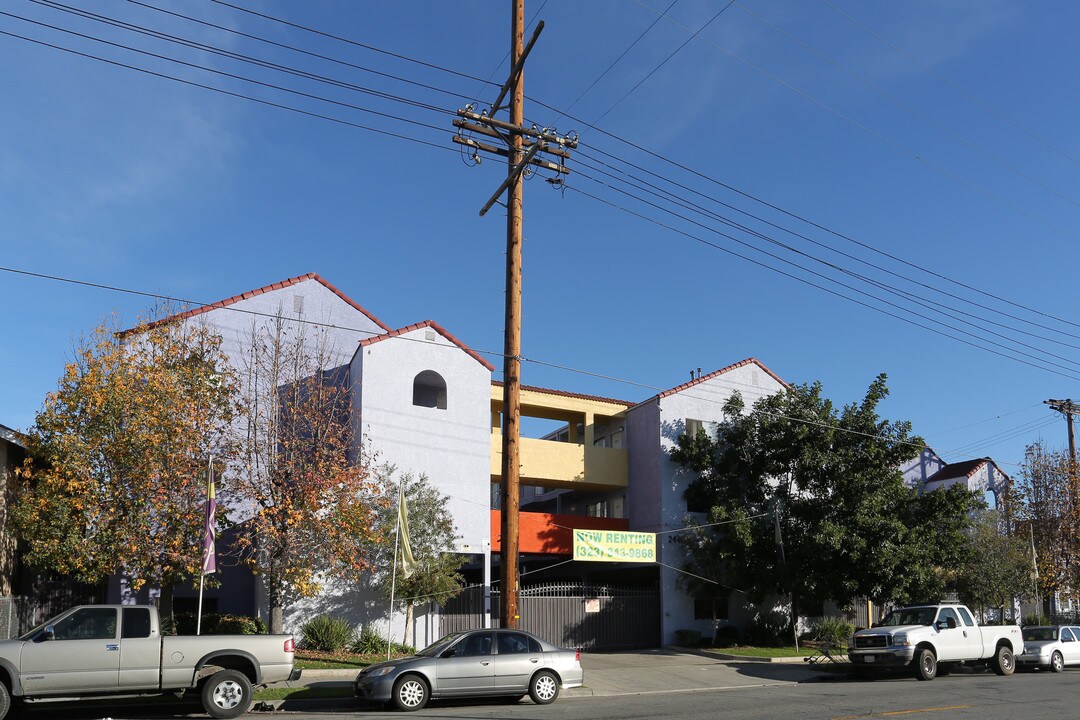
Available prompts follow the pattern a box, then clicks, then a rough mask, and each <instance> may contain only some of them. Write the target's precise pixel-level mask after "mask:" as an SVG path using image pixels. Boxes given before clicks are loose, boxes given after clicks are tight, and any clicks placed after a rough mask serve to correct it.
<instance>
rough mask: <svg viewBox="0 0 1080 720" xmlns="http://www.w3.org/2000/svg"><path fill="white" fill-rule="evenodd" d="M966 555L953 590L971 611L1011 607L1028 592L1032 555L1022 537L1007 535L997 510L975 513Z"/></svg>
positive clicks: (1005, 525)
mask: <svg viewBox="0 0 1080 720" xmlns="http://www.w3.org/2000/svg"><path fill="white" fill-rule="evenodd" d="M972 520H973V522H972V528H971V531H970V533H969V535H968V552H967V553H966V557H965V558H964V560H963V561H962V562H961V563H960V564H959V565H958V567H957V572H956V591H957V593H958V594H959V595H960V598H961V599H962V600H963V601H964V602H966V603H967V604H968V606H969V607H971V608H972V609H973V610H976V611H977V612H979V613H981V612H982V611H983V608H1000V607H1007V606H1011V605H1012V602H1013V600H1014V599H1015V598H1017V597H1021V596H1024V595H1029V594H1030V593H1031V589H1032V587H1031V552H1030V549H1029V545H1028V543H1027V542H1026V541H1025V539H1023V538H1019V537H1015V536H1013V535H1010V534H1009V531H1010V528H1009V527H1007V524H1006V522H1005V518H1004V515H1003V513H1002V512H1001V511H1000V510H991V509H988V508H983V509H980V510H977V511H975V513H974V514H973V517H972Z"/></svg>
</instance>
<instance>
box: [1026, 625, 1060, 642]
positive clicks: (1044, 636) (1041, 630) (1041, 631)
mask: <svg viewBox="0 0 1080 720" xmlns="http://www.w3.org/2000/svg"><path fill="white" fill-rule="evenodd" d="M1024 639H1025V640H1031V641H1038V640H1057V639H1058V629H1057V628H1056V627H1027V628H1024Z"/></svg>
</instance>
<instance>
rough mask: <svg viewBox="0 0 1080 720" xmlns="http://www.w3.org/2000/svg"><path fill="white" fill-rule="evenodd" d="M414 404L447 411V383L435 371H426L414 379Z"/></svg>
mask: <svg viewBox="0 0 1080 720" xmlns="http://www.w3.org/2000/svg"><path fill="white" fill-rule="evenodd" d="M412 404H413V405H419V406H420V407H429V408H438V409H439V410H445V409H446V381H445V380H443V379H442V375H440V374H439V373H437V372H435V371H434V370H425V371H424V372H422V373H420V374H419V375H417V376H416V377H415V378H414V379H413V385H412Z"/></svg>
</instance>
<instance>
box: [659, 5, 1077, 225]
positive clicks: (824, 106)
mask: <svg viewBox="0 0 1080 720" xmlns="http://www.w3.org/2000/svg"><path fill="white" fill-rule="evenodd" d="M645 7H648V6H647V5H646V6H645ZM650 9H651V8H650ZM653 12H656V11H655V10H653ZM668 22H671V23H674V24H675V25H677V26H678V27H680V28H682V29H683V30H685V31H687V32H690V28H688V27H687V26H685V25H683V24H682V23H680V22H678V21H677V20H673V19H672V18H670V17H669V18H668ZM705 42H708V43H709V44H710V45H712V46H713V47H715V48H716V49H718V50H719V51H720V52H722V53H724V54H726V55H728V56H729V57H732V58H734V59H735V60H738V61H739V62H741V63H743V64H744V65H746V66H747V67H749V68H751V69H753V70H755V71H756V72H758V73H760V74H762V75H764V76H765V77H767V78H769V79H770V80H772V81H774V82H776V83H778V84H780V85H782V86H783V87H785V88H787V89H788V90H791V91H792V92H794V93H796V94H798V95H799V96H801V97H803V98H805V99H806V100H809V101H810V102H812V103H813V104H815V105H817V106H818V107H820V108H821V109H823V110H825V111H827V112H829V113H830V114H832V115H835V116H836V117H838V118H840V119H841V120H844V121H845V122H847V123H850V124H851V125H853V126H855V127H857V128H859V129H860V130H862V131H863V132H865V133H867V134H869V135H871V136H873V137H875V138H877V139H878V140H880V141H882V142H883V143H885V144H887V145H891V146H892V147H894V148H896V149H898V150H900V151H902V152H904V153H905V154H907V155H910V156H911V157H912V158H914V159H915V160H918V161H919V162H921V163H924V164H925V165H927V166H929V167H931V168H933V169H934V170H937V171H938V172H939V173H941V174H942V175H944V176H946V177H948V178H951V179H952V180H954V181H956V182H958V183H960V184H962V185H966V186H967V187H969V188H970V189H972V190H974V191H976V192H978V193H980V194H982V195H985V196H986V197H988V198H990V199H991V200H993V201H995V202H997V203H999V204H1001V205H1003V206H1005V207H1008V208H1011V209H1012V210H1014V211H1016V212H1018V213H1020V214H1021V215H1024V216H1025V217H1027V218H1029V219H1031V220H1034V221H1035V222H1037V223H1039V224H1041V225H1045V226H1046V227H1048V228H1050V229H1051V230H1054V231H1055V232H1058V233H1060V234H1062V235H1064V236H1066V237H1069V238H1072V239H1074V240H1080V234H1077V233H1073V232H1071V231H1069V230H1067V229H1066V228H1063V227H1061V226H1059V225H1055V224H1054V223H1052V222H1050V221H1049V220H1046V219H1044V218H1042V217H1039V216H1038V215H1035V214H1034V213H1031V212H1029V211H1027V210H1025V209H1024V208H1022V207H1020V206H1019V205H1017V204H1015V203H1013V202H1011V201H1009V200H1007V199H1006V198H1003V197H1001V196H999V195H996V194H994V193H993V192H991V191H989V190H987V189H986V188H984V187H982V186H980V185H978V184H977V183H974V182H972V181H971V180H968V179H966V178H964V177H961V176H960V175H957V174H956V173H954V172H952V171H951V170H949V169H948V168H946V167H944V166H943V165H941V164H940V163H936V162H934V161H932V160H930V159H928V158H927V157H925V156H924V155H921V154H919V153H918V152H916V151H915V150H914V149H912V148H910V147H908V146H906V145H904V144H903V143H901V142H900V141H898V140H895V139H893V138H892V137H890V136H888V135H885V134H884V133H882V132H880V131H878V130H874V129H873V128H871V127H870V126H868V125H866V124H865V123H862V122H859V121H858V120H856V119H855V118H853V117H851V116H850V115H847V114H845V113H844V112H842V111H840V110H838V109H836V108H834V107H833V106H832V105H829V104H828V103H826V102H825V101H824V100H821V99H819V98H817V97H814V96H813V95H811V94H810V93H808V92H806V91H805V90H801V89H799V88H798V87H796V86H794V85H792V84H791V83H789V82H788V81H786V80H784V79H782V78H781V77H779V76H777V75H775V74H773V73H771V72H769V71H768V70H766V69H765V68H763V67H761V66H760V65H757V64H755V63H753V62H751V61H750V60H747V59H746V58H744V57H743V56H741V55H739V54H738V53H736V52H734V51H733V50H729V49H728V48H725V47H723V46H722V45H720V44H718V43H716V42H713V41H712V40H709V39H708V38H705Z"/></svg>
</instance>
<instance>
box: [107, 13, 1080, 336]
mask: <svg viewBox="0 0 1080 720" xmlns="http://www.w3.org/2000/svg"><path fill="white" fill-rule="evenodd" d="M128 1H129V2H131V3H133V4H136V5H142V6H144V7H151V8H152V7H153V6H150V5H148V4H146V3H144V2H139V1H138V0H128ZM213 1H214V2H217V4H220V5H225V6H228V7H233V8H235V9H238V10H241V11H243V12H246V13H249V14H252V15H257V16H259V17H261V18H264V19H267V20H271V21H273V22H277V23H281V24H284V25H287V26H290V27H295V28H299V29H302V30H304V31H306V32H310V33H314V34H316V35H321V36H324V37H328V38H332V39H335V40H338V41H341V42H345V43H349V44H352V45H357V46H359V47H362V48H364V49H367V50H371V51H374V52H379V53H382V54H384V55H388V56H391V57H394V58H397V59H401V60H405V61H409V62H414V63H417V64H419V65H422V66H424V67H429V68H433V69H438V70H441V71H443V72H447V73H450V74H453V75H455V76H459V77H465V78H468V79H471V80H479V78H475V77H474V76H471V75H468V74H466V73H461V72H458V71H455V70H452V69H449V68H446V67H443V66H439V65H435V64H432V63H428V62H425V61H421V60H416V59H414V58H410V57H407V56H404V55H401V54H398V53H393V52H390V51H386V50H383V49H380V48H376V47H374V46H372V45H368V44H365V43H358V42H356V41H354V40H351V39H349V38H343V37H340V36H337V35H333V34H330V33H326V32H323V31H321V30H317V29H315V28H311V27H308V26H304V25H299V24H297V23H292V22H290V21H287V20H283V19H281V18H277V17H274V16H271V15H268V14H265V13H258V12H255V11H251V10H248V9H246V8H243V7H241V6H237V5H233V4H230V3H228V2H220V1H219V0H213ZM823 2H826V0H823ZM545 4H546V2H545ZM645 7H648V6H645ZM154 9H158V10H159V11H161V12H168V13H169V14H174V15H176V13H171V12H169V11H165V10H161V9H160V8H154ZM542 9H543V5H542V6H541V8H540V9H539V10H538V11H537V13H535V14H534V15H533V20H535V18H536V15H538V14H539V12H540V10H542ZM649 9H650V10H652V9H651V8H649ZM725 9H726V7H725ZM668 10H670V6H669V8H668ZM653 12H656V11H655V10H653ZM666 13H667V10H665V11H664V13H661V14H660V15H658V17H657V21H656V22H659V20H660V19H662V17H663V16H664V15H665V14H666ZM180 17H184V18H185V19H190V20H192V21H194V22H200V23H203V24H208V25H210V26H212V27H215V28H217V29H220V30H223V31H226V32H231V33H235V34H238V35H241V36H244V37H249V38H252V39H256V40H259V41H262V42H268V43H271V44H274V45H276V46H279V47H283V48H287V49H291V50H294V51H296V52H307V51H305V50H302V49H299V48H296V47H295V46H292V45H287V44H283V43H277V42H274V41H272V40H268V39H266V38H262V37H259V36H256V35H251V34H248V33H242V32H240V31H236V30H233V29H232V28H228V27H225V26H221V25H215V24H212V23H206V22H205V21H201V20H197V19H194V18H190V17H189V16H183V15H180ZM530 22H532V21H530ZM710 22H711V21H710ZM684 29H685V30H687V31H689V28H685V27H684ZM316 56H317V57H320V58H323V59H328V60H331V61H333V62H342V61H339V60H336V59H334V58H332V57H330V56H324V55H318V54H316ZM344 64H346V65H351V64H350V63H344ZM359 69H363V70H365V71H369V72H378V71H373V70H371V69H370V68H363V67H362V66H361V67H360V68H359ZM390 77H393V78H394V79H397V80H401V81H402V82H411V81H409V80H408V79H405V78H400V77H398V76H390ZM481 82H487V84H489V85H495V83H491V82H490V81H481ZM422 86H423V85H422ZM424 87H428V88H430V86H424ZM454 95H455V96H456V97H459V98H463V97H464V96H462V95H459V94H454ZM529 99H530V100H532V101H534V102H537V103H538V104H540V105H542V106H543V107H546V108H547V109H549V110H552V111H555V112H560V111H559V110H557V109H556V108H554V107H552V106H550V105H547V104H545V103H543V102H541V101H539V100H536V99H535V98H529ZM561 115H566V116H567V117H570V118H571V119H573V120H575V121H577V122H585V121H584V120H582V119H581V118H577V117H574V116H572V115H570V114H569V113H568V112H563V113H561ZM585 124H586V125H588V126H589V127H591V128H592V129H594V130H597V131H598V132H600V133H602V134H603V135H605V136H608V137H610V138H612V139H614V140H616V141H618V142H621V143H624V144H628V145H630V146H631V147H634V148H635V149H637V150H640V151H643V152H646V153H648V154H649V155H650V156H652V157H654V158H656V159H659V160H663V161H664V162H667V163H669V164H672V165H674V166H675V167H677V168H679V169H682V170H684V171H687V172H690V173H692V174H695V175H696V176H698V177H700V178H701V179H705V180H707V181H709V182H713V183H715V184H718V185H720V186H721V187H723V188H725V189H727V190H730V191H732V192H735V193H737V194H739V195H741V196H743V197H746V198H747V199H749V200H752V201H754V202H757V203H759V204H762V205H764V206H765V207H768V208H770V209H772V210H775V211H777V212H781V213H783V214H785V215H786V216H788V217H791V218H792V219H796V220H799V221H800V222H803V223H806V224H808V225H810V226H812V227H815V228H817V229H819V230H822V231H824V232H827V233H829V234H831V235H833V236H835V237H837V238H839V239H843V240H845V241H848V242H851V243H853V244H855V245H857V246H860V247H862V248H864V249H867V250H870V251H872V252H874V253H876V254H879V255H881V256H883V257H886V258H888V259H891V260H893V261H895V262H899V263H901V264H904V265H906V266H908V267H911V268H913V269H916V270H920V271H922V272H925V273H927V274H929V275H930V276H932V277H935V278H937V279H940V280H945V281H947V282H949V283H950V284H953V285H956V286H958V287H962V288H964V289H966V290H970V291H973V292H976V293H978V294H980V295H982V296H984V297H988V298H991V299H994V300H997V301H999V302H1003V303H1006V304H1009V305H1011V306H1013V307H1017V308H1019V309H1023V310H1025V311H1027V312H1031V313H1034V314H1037V315H1039V316H1042V317H1046V318H1048V319H1053V320H1056V321H1058V322H1062V323H1066V324H1068V325H1072V326H1074V327H1078V328H1080V323H1076V322H1073V321H1070V320H1066V319H1064V318H1059V317H1056V316H1053V315H1051V314H1048V313H1045V312H1043V311H1040V310H1037V309H1035V308H1031V307H1028V306H1025V305H1022V304H1019V303H1016V302H1014V301H1011V300H1008V299H1006V298H1003V297H1000V296H997V295H994V294H992V293H989V292H987V291H984V290H982V289H980V288H976V287H973V286H971V285H967V284H965V283H963V282H960V281H958V280H956V279H955V278H952V277H949V276H946V275H943V274H941V273H937V272H935V271H933V270H931V269H929V268H926V267H923V266H920V265H917V264H915V263H912V262H909V261H907V260H904V259H902V258H900V257H897V256H895V255H891V254H889V253H887V252H884V251H882V250H880V249H878V248H875V247H873V246H871V245H869V244H867V243H865V242H862V241H859V240H857V239H855V238H853V237H850V236H847V235H844V234H843V233H840V232H837V231H835V230H831V229H829V228H827V227H824V226H822V225H820V224H817V223H815V222H813V221H811V220H809V219H807V218H805V217H803V216H800V215H798V214H796V213H792V212H790V211H787V210H784V209H783V208H781V207H779V206H777V205H775V204H772V203H769V202H767V201H765V200H763V199H761V198H759V197H756V196H754V195H752V194H749V193H746V192H744V191H741V190H739V189H738V188H735V187H733V186H730V185H727V184H725V183H722V182H720V181H718V180H716V179H715V178H711V177H709V176H706V175H703V174H701V173H698V172H696V171H693V170H691V169H690V168H689V167H687V166H685V165H682V164H680V163H677V162H675V161H672V160H670V159H668V158H666V157H663V156H660V155H658V154H656V153H653V152H650V151H648V150H646V149H645V148H643V147H641V146H639V145H636V144H634V143H632V142H630V141H629V140H626V139H624V138H621V137H619V136H618V135H615V134H613V133H609V132H607V131H604V130H602V129H600V128H598V127H595V125H594V124H591V123H585ZM594 149H596V150H597V152H600V153H602V154H604V155H606V156H608V157H611V158H612V159H614V160H618V161H620V162H625V163H626V164H628V165H629V166H631V167H634V168H637V169H639V170H642V171H645V172H649V171H646V170H645V169H644V168H641V167H640V166H638V165H634V164H633V163H630V162H628V161H625V160H621V159H620V158H617V157H616V156H613V155H611V154H610V153H606V152H604V151H603V150H600V149H598V148H594ZM664 179H665V180H667V181H668V182H672V183H673V184H675V185H676V186H677V187H680V188H681V189H684V190H688V191H690V192H693V193H695V194H697V195H699V196H701V197H706V198H709V199H711V200H713V201H714V202H720V201H719V200H717V199H716V198H711V197H709V196H707V195H703V194H702V193H700V192H699V191H697V190H694V189H692V188H689V187H687V186H686V185H683V184H680V183H676V182H675V181H673V180H670V179H669V178H664ZM721 204H723V205H725V206H726V207H729V208H731V209H733V210H735V211H737V212H740V213H743V214H748V213H745V211H742V210H740V209H738V208H735V207H734V206H731V205H727V204H725V203H721ZM748 215H749V216H750V217H754V218H755V219H758V220H760V221H762V222H766V223H769V221H767V220H764V219H763V218H760V217H757V216H754V215H752V214H748ZM769 224H770V225H772V226H773V227H776V228H778V229H783V230H784V231H785V232H789V233H792V234H795V235H796V236H797V237H800V238H803V239H806V240H809V241H810V242H815V241H813V240H811V239H810V238H808V237H806V236H804V235H801V234H798V233H794V231H791V230H789V229H786V228H781V227H780V226H778V225H775V224H773V223H769ZM830 249H832V250H833V251H834V252H838V253H840V254H843V255H845V256H847V257H850V258H852V259H856V260H857V261H858V262H861V263H863V264H868V265H870V266H871V267H875V268H877V269H879V270H883V268H881V267H880V266H877V265H874V264H872V263H868V262H867V261H865V260H862V259H857V258H855V257H854V256H851V255H848V254H845V253H843V252H842V251H839V250H837V249H836V248H830ZM885 272H889V271H887V270H885ZM900 277H905V276H900ZM905 279H907V280H909V281H911V282H915V283H917V284H919V285H920V286H922V287H925V288H927V289H932V290H935V291H936V292H941V293H942V294H945V295H947V296H950V297H953V298H954V299H957V300H961V301H962V302H966V303H969V304H972V305H975V306H977V307H981V308H982V309H985V310H992V311H994V312H998V313H1001V314H1003V315H1005V316H1006V317H1009V318H1011V319H1014V320H1018V321H1023V322H1030V321H1028V320H1022V319H1021V318H1018V317H1016V316H1013V315H1008V314H1007V313H1002V312H1001V311H1000V310H996V309H993V308H990V307H988V306H985V305H980V304H979V303H975V302H973V301H971V300H968V299H966V298H961V297H959V296H955V295H952V294H949V293H945V292H944V291H941V290H939V289H936V288H933V287H932V286H929V285H927V284H924V283H919V282H918V281H916V280H913V279H912V278H907V277H905ZM1035 324H1036V325H1037V326H1038V327H1041V328H1043V329H1046V330H1050V331H1052V332H1062V333H1063V331H1059V330H1057V329H1055V328H1051V327H1048V326H1045V325H1038V324H1037V323H1035ZM1020 332H1023V331H1020ZM1063 334H1068V333H1063ZM1069 336H1070V337H1074V338H1077V339H1080V335H1073V334H1069ZM1036 337H1040V336H1036ZM1040 339H1046V340H1049V339H1048V338H1040ZM1049 341H1050V342H1056V341H1053V340H1049ZM1070 347H1071V346H1070Z"/></svg>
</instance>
